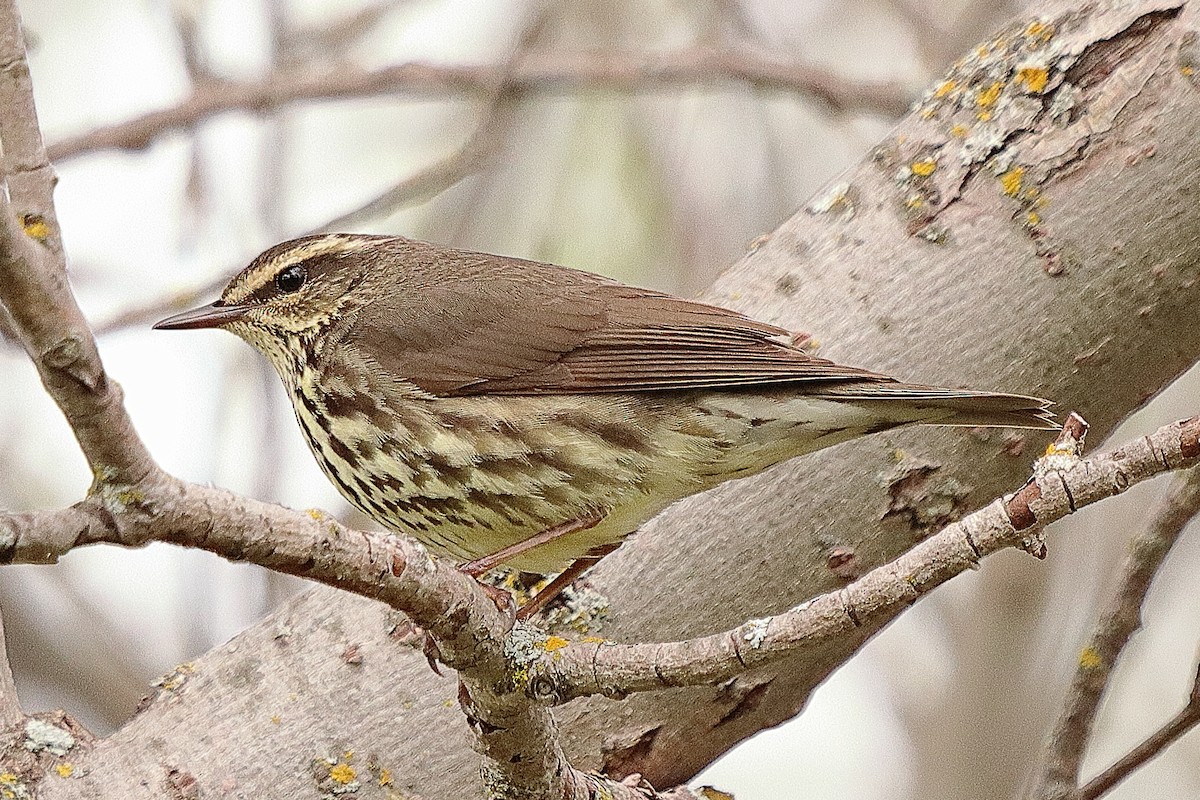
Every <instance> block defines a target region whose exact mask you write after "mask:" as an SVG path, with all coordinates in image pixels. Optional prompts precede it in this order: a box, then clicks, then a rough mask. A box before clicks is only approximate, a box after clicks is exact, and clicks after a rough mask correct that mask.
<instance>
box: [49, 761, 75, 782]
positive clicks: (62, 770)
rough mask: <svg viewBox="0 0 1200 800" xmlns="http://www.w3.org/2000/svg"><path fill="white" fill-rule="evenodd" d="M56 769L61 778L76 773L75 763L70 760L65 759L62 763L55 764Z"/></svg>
mask: <svg viewBox="0 0 1200 800" xmlns="http://www.w3.org/2000/svg"><path fill="white" fill-rule="evenodd" d="M54 771H55V772H57V773H58V777H60V778H69V777H71V776H72V775H74V774H75V765H74V764H72V763H71V762H69V761H64V762H63V763H61V764H55V765H54Z"/></svg>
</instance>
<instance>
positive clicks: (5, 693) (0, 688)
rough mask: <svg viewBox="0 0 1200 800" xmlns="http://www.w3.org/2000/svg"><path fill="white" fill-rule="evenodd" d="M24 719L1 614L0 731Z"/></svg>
mask: <svg viewBox="0 0 1200 800" xmlns="http://www.w3.org/2000/svg"><path fill="white" fill-rule="evenodd" d="M23 719H25V712H24V711H22V710H21V703H20V701H19V700H18V699H17V685H16V683H14V682H13V674H12V667H11V666H9V663H8V653H7V651H6V650H5V646H4V617H3V615H2V614H0V730H4V729H5V728H11V727H12V726H14V725H18V724H20V722H21V720H23Z"/></svg>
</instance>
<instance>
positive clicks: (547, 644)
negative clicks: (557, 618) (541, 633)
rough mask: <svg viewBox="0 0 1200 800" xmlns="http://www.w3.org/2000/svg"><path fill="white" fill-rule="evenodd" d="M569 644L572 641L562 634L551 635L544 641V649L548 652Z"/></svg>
mask: <svg viewBox="0 0 1200 800" xmlns="http://www.w3.org/2000/svg"><path fill="white" fill-rule="evenodd" d="M569 644H570V642H568V641H567V640H566V639H564V638H563V637H561V636H551V637H550V638H548V639H546V641H544V642H542V649H543V650H545V651H546V652H547V653H553V652H554V651H555V650H562V649H563V648H564V647H566V646H567V645H569Z"/></svg>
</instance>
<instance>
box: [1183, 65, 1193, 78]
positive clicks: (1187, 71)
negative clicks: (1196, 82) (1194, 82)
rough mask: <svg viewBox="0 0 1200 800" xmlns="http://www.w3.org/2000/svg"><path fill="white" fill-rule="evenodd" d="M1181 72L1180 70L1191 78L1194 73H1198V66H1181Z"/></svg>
mask: <svg viewBox="0 0 1200 800" xmlns="http://www.w3.org/2000/svg"><path fill="white" fill-rule="evenodd" d="M1179 72H1180V73H1181V74H1182V75H1183V76H1184V77H1187V78H1190V77H1192V76H1193V75H1195V74H1196V68H1195V67H1180V68H1179Z"/></svg>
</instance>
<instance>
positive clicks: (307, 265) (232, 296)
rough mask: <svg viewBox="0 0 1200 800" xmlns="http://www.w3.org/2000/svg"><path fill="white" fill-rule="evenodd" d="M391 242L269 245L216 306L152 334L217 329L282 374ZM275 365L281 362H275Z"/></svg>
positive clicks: (316, 239)
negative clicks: (237, 339)
mask: <svg viewBox="0 0 1200 800" xmlns="http://www.w3.org/2000/svg"><path fill="white" fill-rule="evenodd" d="M393 238H394V237H385V236H367V235H360V234H348V233H330V234H320V235H316V236H305V237H303V238H300V239H294V240H292V241H290V242H284V243H283V244H279V245H276V246H275V247H272V248H271V249H269V250H267V251H265V252H264V253H262V254H261V255H259V256H258V257H257V258H255V259H254V260H253V261H252V262H251V263H250V265H249V266H248V267H246V268H245V269H243V270H242V271H241V272H239V273H238V274H237V275H235V276H234V277H233V279H232V280H230V281H229V283H228V284H227V285H226V286H225V289H224V291H222V292H221V297H220V299H218V300H216V301H215V302H213V303H210V304H208V305H206V306H201V307H199V308H194V309H192V310H191V311H185V312H183V313H182V314H176V315H175V316H172V317H168V318H166V319H164V320H161V321H159V322H158V323H156V324H155V325H154V327H155V328H156V329H159V330H187V329H196V328H222V329H224V330H227V331H230V332H231V333H235V334H237V335H238V336H240V337H241V338H243V339H245V340H246V341H247V342H249V343H250V344H251V345H253V346H254V347H255V348H257V349H258V350H260V351H262V352H263V353H264V354H266V355H267V356H268V357H269V358H270V359H271V361H272V362H274V363H275V366H276V368H277V369H279V371H280V373H281V374H284V373H285V372H286V371H287V370H288V369H289V368H290V367H291V365H292V364H293V363H294V360H295V359H296V358H297V357H298V356H299V355H300V352H299V351H301V350H306V349H310V345H309V344H306V343H305V342H306V340H307V341H311V339H312V338H313V337H315V336H316V335H317V334H319V332H320V331H322V330H324V329H325V328H327V327H328V326H329V325H330V324H332V323H334V322H336V321H337V320H339V319H341V318H343V317H344V316H345V315H346V314H347V313H348V312H349V311H350V310H352V309H353V308H354V307H355V306H356V305H360V304H361V303H360V302H359V299H356V295H357V294H358V293H356V292H355V289H356V288H358V287H359V286H361V285H362V284H363V282H364V281H366V280H367V279H368V278H369V276H370V275H371V273H372V265H373V263H374V262H375V260H376V257H377V252H378V250H379V244H380V243H381V242H382V241H386V240H389V239H393ZM281 359H282V361H281Z"/></svg>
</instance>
